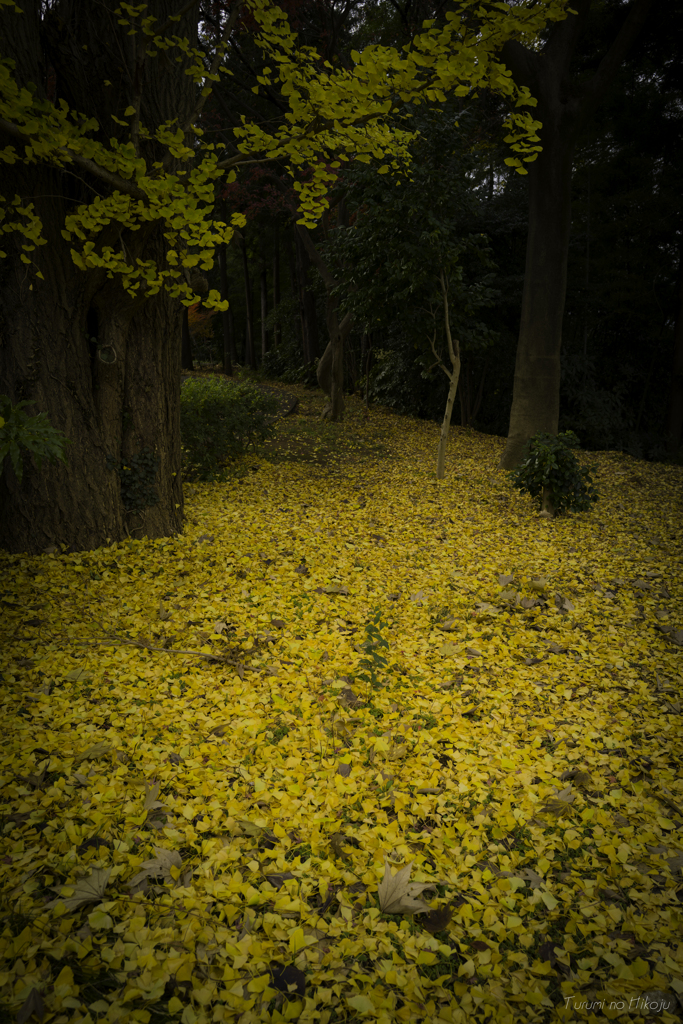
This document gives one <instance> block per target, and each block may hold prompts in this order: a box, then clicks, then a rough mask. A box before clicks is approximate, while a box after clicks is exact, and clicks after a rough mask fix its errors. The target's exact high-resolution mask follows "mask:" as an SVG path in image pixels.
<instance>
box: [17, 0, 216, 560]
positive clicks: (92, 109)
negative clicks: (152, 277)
mask: <svg viewBox="0 0 683 1024" xmlns="http://www.w3.org/2000/svg"><path fill="white" fill-rule="evenodd" d="M115 6H116V5H115V3H114V2H113V0H111V3H110V4H108V3H98V4H95V3H94V2H89V0H59V2H57V3H55V4H53V5H51V6H50V7H49V8H47V10H46V11H45V12H44V17H45V22H44V23H43V22H41V10H42V6H41V5H39V4H25V5H23V7H24V10H25V13H24V14H21V15H16V14H14V13H13V12H8V10H7V9H6V8H5V9H4V10H2V11H0V39H2V49H3V52H4V53H5V54H8V55H11V56H12V57H13V58H14V59H15V61H16V77H17V81H18V83H19V85H20V86H24V87H26V86H27V85H28V83H31V82H32V83H35V88H36V90H37V95H38V96H39V97H40V96H44V95H45V87H44V76H43V70H44V69H45V68H46V66H47V63H48V60H47V56H46V54H47V53H48V52H49V63H50V65H51V66H52V68H53V72H52V76H53V78H54V83H53V89H52V96H53V98H54V99H55V100H59V99H61V98H65V99H66V100H67V102H68V103H69V104H70V105H71V106H72V107H73V108H74V109H75V110H76V111H79V112H82V113H84V114H86V115H88V116H89V115H94V116H97V118H98V119H99V122H100V124H104V125H107V128H106V131H107V132H110V131H116V128H114V129H111V128H110V127H109V126H110V124H111V123H112V122H111V120H110V116H109V115H110V113H112V112H116V111H118V110H120V103H121V95H120V94H121V93H122V94H123V95H124V96H125V95H126V90H127V88H128V82H129V78H128V77H127V76H128V75H129V72H130V71H131V68H132V67H133V64H134V49H133V46H134V44H133V42H132V41H131V40H130V39H129V38H128V37H127V36H126V35H125V33H124V32H123V31H122V32H121V35H120V37H119V38H118V39H117V40H116V45H114V43H113V42H112V39H111V25H112V24H113V25H116V19H115V18H112V14H113V7H115ZM110 7H111V8H112V9H111V10H110ZM176 8H177V4H176V3H175V0H173V2H172V0H158V2H157V3H155V4H154V5H153V13H154V14H156V15H157V16H160V17H162V18H166V17H167V16H168V15H169V14H173V13H175V9H176ZM176 31H178V33H179V34H180V35H181V36H187V37H188V38H189V39H190V43H191V45H194V43H195V41H196V17H195V19H194V22H193V20H192V18H190V17H188V16H185V15H184V16H183V19H182V22H181V23H180V24H179V25H178V27H177V29H176ZM84 53H87V55H88V56H87V59H86V58H85V57H83V56H82V55H83V54H84ZM84 61H86V62H85V63H84ZM92 62H95V64H94V66H96V67H98V69H99V71H100V74H101V79H102V80H101V81H100V80H99V77H98V78H97V79H95V78H93V76H92V74H91V73H89V68H90V69H91V68H92V66H93V63H92ZM122 65H125V67H122ZM180 70H181V71H182V67H181V69H180ZM106 78H109V79H110V80H111V81H113V82H115V83H116V86H117V87H116V88H115V89H111V90H108V89H107V88H106V87H105V86H104V84H103V82H104V79H106ZM145 88H146V92H145V93H144V94H143V114H145V115H146V116H147V117H148V118H149V119H150V120H151V121H153V122H154V123H156V124H158V123H160V122H163V121H166V120H168V119H170V118H172V117H178V118H180V119H183V118H184V117H185V116H187V115H188V114H189V113H190V111H191V110H192V108H193V106H194V99H195V95H196V90H195V87H194V86H193V85H192V83H191V81H190V80H189V79H188V78H186V76H184V75H182V74H181V75H180V76H178V70H177V68H176V65H175V64H174V65H173V66H171V64H170V63H169V62H166V65H164V64H163V62H162V63H161V64H159V65H155V68H154V71H153V73H150V75H149V77H148V79H147V81H146V84H145ZM114 93H116V96H114V95H113V94H114ZM8 144H13V145H14V146H15V148H16V149H17V150H18V155H19V159H18V161H17V162H16V163H15V164H12V165H9V164H3V170H2V178H3V188H2V191H3V193H4V194H5V195H10V196H13V195H15V194H17V195H22V196H26V197H29V198H30V199H31V200H32V201H33V202H34V204H35V208H36V212H37V213H38V215H39V216H40V218H41V220H42V222H43V236H44V238H45V239H46V241H47V244H46V245H42V246H38V247H37V248H36V249H35V251H34V252H32V254H31V258H32V261H33V263H34V265H35V268H36V269H37V270H40V271H41V272H42V274H43V277H44V280H40V279H36V278H33V283H32V284H30V281H29V280H28V279H27V268H26V266H25V265H24V264H23V263H22V262H21V261H20V258H19V254H20V253H21V252H22V250H21V243H22V241H24V239H22V237H21V236H16V235H11V234H10V235H6V236H5V238H6V240H7V242H6V245H7V248H8V250H9V251H8V256H7V258H6V259H3V260H0V336H1V337H2V344H1V345H0V379H1V380H2V390H3V393H4V394H6V395H7V396H8V397H9V398H10V399H11V400H12V402H13V403H16V402H17V401H20V400H22V399H25V400H28V401H30V402H32V403H33V405H32V406H29V410H28V411H29V412H30V413H36V412H39V411H42V412H45V413H46V414H47V416H48V418H49V420H50V423H51V424H52V426H53V427H55V428H57V429H59V430H61V431H63V432H64V434H65V435H66V436H67V438H68V439H69V440H70V441H71V444H70V446H69V447H68V449H67V458H68V462H67V464H66V465H63V464H61V463H59V464H57V465H50V464H46V463H45V462H44V463H43V467H42V470H40V471H39V470H38V469H37V468H36V465H35V464H34V462H33V459H32V458H31V457H30V456H29V455H28V454H26V455H25V457H24V463H23V468H24V473H23V479H22V480H21V482H19V481H18V480H17V478H16V476H15V474H14V472H13V470H12V467H11V465H10V464H5V465H4V466H3V468H2V475H1V476H0V546H2V547H3V548H5V549H7V550H8V551H11V552H27V553H29V554H35V553H39V552H41V551H43V550H45V549H46V548H49V547H53V546H55V545H63V546H64V548H65V549H67V550H72V551H73V550H82V549H89V548H90V549H92V548H97V547H99V546H101V545H104V544H107V543H109V542H111V541H114V540H120V539H123V538H125V537H126V536H128V535H132V536H134V537H141V536H144V535H146V536H148V537H164V536H169V535H172V534H174V533H177V532H178V531H179V530H180V529H181V528H182V511H183V496H182V484H181V455H180V350H181V310H182V306H181V305H180V303H179V302H178V300H177V299H171V298H170V297H169V296H168V295H167V293H165V292H163V291H162V292H160V293H159V294H157V295H154V296H150V297H148V298H145V297H144V296H143V295H141V296H140V297H139V298H136V299H135V300H133V299H131V298H130V297H129V296H128V295H127V293H126V292H125V291H124V290H123V288H122V287H121V284H120V282H119V279H118V278H114V279H111V280H110V279H108V278H107V276H106V273H105V272H104V271H103V270H101V269H93V270H86V271H82V270H79V269H78V268H77V267H76V266H75V264H74V263H73V261H72V259H71V254H70V243H69V242H67V241H65V240H64V238H63V237H62V234H61V230H62V229H63V227H64V218H65V215H67V214H68V213H70V212H72V211H73V210H74V208H76V207H77V206H79V205H80V204H82V203H87V202H90V201H91V200H92V197H93V194H97V192H98V191H101V190H102V189H103V188H105V189H106V188H107V186H106V185H103V184H102V182H101V181H100V180H99V179H95V178H93V179H92V180H91V179H90V178H89V176H88V173H87V172H85V171H84V172H82V173H81V174H79V175H74V174H71V173H66V172H65V171H64V170H62V169H59V168H52V167H49V166H47V165H46V164H42V163H37V164H25V163H23V161H22V156H23V150H22V147H21V144H19V146H17V144H16V140H15V139H13V138H6V137H4V136H3V133H2V131H1V130H0V148H2V147H4V146H6V145H8ZM141 149H142V151H143V153H144V156H145V159H148V160H150V161H152V160H158V159H160V158H161V157H162V156H163V152H162V151H161V150H160V149H159V147H158V146H157V145H156V144H155V143H149V144H147V143H145V144H143V145H142V147H141ZM163 231H164V225H163V224H162V223H158V222H156V223H148V224H143V225H142V226H141V227H140V228H139V229H138V230H137V231H133V232H131V231H126V230H123V231H121V226H120V225H119V224H115V223H112V224H111V225H110V226H109V227H108V228H105V229H104V230H103V231H102V233H101V234H100V236H99V237H98V239H97V242H96V244H97V245H104V244H108V245H112V246H114V245H116V246H117V247H118V246H124V247H125V252H126V255H127V256H129V257H130V260H131V261H134V260H135V259H136V258H140V259H154V260H156V262H157V265H161V264H163V262H164V251H165V248H164V247H165V243H164V239H163ZM91 338H94V339H95V341H91V340H90V339H91ZM146 457H147V460H148V462H147V463H146V462H145V458H146ZM125 467H129V468H128V470H126V468H125ZM136 473H137V476H135V474H136ZM135 484H137V485H138V487H137V489H136V488H135V486H134V485H135ZM155 492H156V493H155ZM143 499H144V500H143Z"/></svg>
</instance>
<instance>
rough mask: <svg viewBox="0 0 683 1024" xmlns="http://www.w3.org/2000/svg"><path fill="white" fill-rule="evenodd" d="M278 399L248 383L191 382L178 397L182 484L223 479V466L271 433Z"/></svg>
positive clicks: (185, 384)
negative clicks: (188, 480)
mask: <svg viewBox="0 0 683 1024" xmlns="http://www.w3.org/2000/svg"><path fill="white" fill-rule="evenodd" d="M276 409H277V399H276V398H275V397H274V396H270V395H264V394H263V392H261V391H260V390H259V389H258V388H257V387H255V386H254V385H253V384H249V383H239V384H234V383H232V382H229V381H226V380H223V379H221V378H220V377H203V378H199V377H193V378H190V379H189V380H187V381H185V383H184V384H183V386H182V388H181V393H180V435H181V440H182V447H183V470H184V473H185V477H186V479H196V480H209V481H211V480H217V479H222V478H224V476H225V474H226V464H227V463H230V462H235V461H236V460H237V459H239V458H240V457H241V456H243V455H244V454H245V452H246V450H247V448H248V447H249V446H253V447H256V446H257V445H258V444H259V443H262V442H263V441H265V440H266V439H267V438H268V437H270V436H271V435H272V433H273V430H274V428H273V426H272V424H271V423H269V422H268V417H269V416H270V415H272V414H273V413H274V412H275V411H276Z"/></svg>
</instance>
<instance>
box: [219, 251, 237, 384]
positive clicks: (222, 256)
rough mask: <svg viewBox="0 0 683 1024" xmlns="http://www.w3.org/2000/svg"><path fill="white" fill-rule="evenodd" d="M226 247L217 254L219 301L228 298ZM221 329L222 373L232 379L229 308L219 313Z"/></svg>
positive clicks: (231, 337)
mask: <svg viewBox="0 0 683 1024" xmlns="http://www.w3.org/2000/svg"><path fill="white" fill-rule="evenodd" d="M226 248H227V247H226V246H225V245H222V246H221V247H220V249H219V252H218V268H219V271H220V275H221V299H223V301H225V300H226V299H227V298H228V261H227V252H226ZM221 328H222V334H223V373H225V374H227V375H228V377H232V360H233V352H234V347H235V343H234V339H233V336H232V310H231V309H230V307H228V309H226V310H224V311H223V312H222V313H221Z"/></svg>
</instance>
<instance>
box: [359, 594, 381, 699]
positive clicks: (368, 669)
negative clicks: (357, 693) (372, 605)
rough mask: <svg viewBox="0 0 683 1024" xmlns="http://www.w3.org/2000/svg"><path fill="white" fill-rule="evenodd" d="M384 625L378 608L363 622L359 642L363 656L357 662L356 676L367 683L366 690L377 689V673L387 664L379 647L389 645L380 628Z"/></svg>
mask: <svg viewBox="0 0 683 1024" xmlns="http://www.w3.org/2000/svg"><path fill="white" fill-rule="evenodd" d="M386 626H387V623H386V622H385V621H384V620H383V618H382V613H381V611H379V610H378V609H376V610H375V614H374V615H373V616H372V618H371V619H370V620H369V621H368V622H367V623H366V624H365V640H364V641H363V643H362V644H361V649H362V650H363V651H364V656H363V657H362V658H361V659H360V662H359V663H358V668H359V670H360V671H359V672H358V674H357V676H356V678H357V679H358V680H359V681H361V680H362V681H363V682H364V683H366V684H367V687H368V692H369V691H370V689H373V690H377V689H379V687H380V685H381V684H380V679H379V675H380V673H381V672H384V671H386V668H387V665H388V662H387V659H386V658H385V657H384V655H383V654H380V648H383V647H386V648H388V647H389V644H388V642H387V640H386V639H385V638H384V636H383V635H382V630H383V629H385V628H386Z"/></svg>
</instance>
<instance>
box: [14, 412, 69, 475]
mask: <svg viewBox="0 0 683 1024" xmlns="http://www.w3.org/2000/svg"><path fill="white" fill-rule="evenodd" d="M25 405H33V402H17V404H16V405H14V406H13V405H12V402H11V401H10V399H9V398H8V397H7V395H0V473H2V464H3V462H4V461H5V456H7V455H9V457H10V459H11V460H12V466H13V467H14V472H15V473H16V476H17V480H21V478H22V476H23V469H24V467H23V464H22V459H21V449H22V448H24V449H26V450H27V451H29V452H30V453H31V454H32V455H33V457H34V458H35V460H36V464H37V466H38V469H40V468H41V466H42V460H43V458H46V459H48V461H49V462H53V463H54V462H56V461H57V460H58V459H59V460H61V461H62V462H66V461H67V460H66V452H65V449H66V446H67V445H68V444H71V442H70V441H69V439H68V438H67V437H65V436H64V434H63V433H62V432H61V430H57V429H56V428H55V427H53V426H51V425H50V421H49V420H48V418H47V416H46V414H45V413H44V412H39V413H38V415H37V416H28V415H27V414H26V413H25V412H24V406H25Z"/></svg>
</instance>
